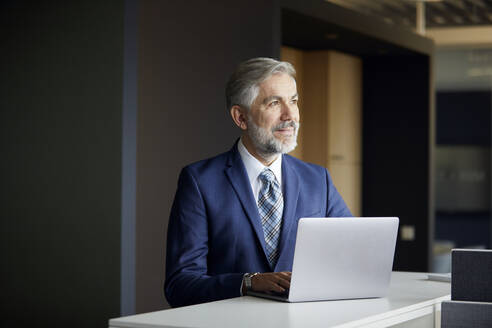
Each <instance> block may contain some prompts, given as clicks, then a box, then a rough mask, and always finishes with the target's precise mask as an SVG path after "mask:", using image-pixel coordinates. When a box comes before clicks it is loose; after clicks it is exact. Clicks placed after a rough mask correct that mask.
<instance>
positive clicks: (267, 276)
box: [243, 271, 292, 293]
mask: <svg viewBox="0 0 492 328" xmlns="http://www.w3.org/2000/svg"><path fill="white" fill-rule="evenodd" d="M291 275H292V273H291V272H288V271H284V272H267V273H259V274H257V275H255V276H254V277H252V278H251V289H252V290H254V291H256V292H277V293H283V292H285V290H286V289H288V288H289V287H290V277H291ZM243 291H245V289H244V286H243Z"/></svg>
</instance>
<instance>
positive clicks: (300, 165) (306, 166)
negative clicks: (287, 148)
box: [283, 155, 326, 174]
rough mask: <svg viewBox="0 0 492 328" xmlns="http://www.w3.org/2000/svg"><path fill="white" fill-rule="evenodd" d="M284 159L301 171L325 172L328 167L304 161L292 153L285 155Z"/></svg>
mask: <svg viewBox="0 0 492 328" xmlns="http://www.w3.org/2000/svg"><path fill="white" fill-rule="evenodd" d="M283 160H285V161H286V163H288V164H289V165H291V166H292V167H293V168H295V169H296V170H297V171H298V172H301V173H313V174H325V172H326V168H325V167H323V166H320V165H317V164H313V163H308V162H304V161H302V160H300V159H298V158H296V157H293V156H291V155H284V158H283Z"/></svg>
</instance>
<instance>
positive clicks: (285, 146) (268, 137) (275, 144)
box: [248, 116, 300, 160]
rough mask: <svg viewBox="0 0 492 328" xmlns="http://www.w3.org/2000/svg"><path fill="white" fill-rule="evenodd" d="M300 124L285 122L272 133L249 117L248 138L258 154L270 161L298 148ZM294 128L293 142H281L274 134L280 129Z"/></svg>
mask: <svg viewBox="0 0 492 328" xmlns="http://www.w3.org/2000/svg"><path fill="white" fill-rule="evenodd" d="M299 126H300V124H299V123H297V122H294V121H289V122H283V123H280V124H278V125H276V126H274V127H273V128H272V130H271V131H268V130H267V129H264V128H262V127H259V126H258V125H256V124H255V123H254V122H253V119H252V118H251V116H248V136H249V138H250V139H251V141H252V143H253V145H254V146H255V148H256V152H257V153H258V155H260V156H261V157H262V158H263V159H265V160H269V159H272V158H273V157H275V156H276V155H278V154H286V153H289V152H291V151H293V150H294V149H295V148H296V146H297V133H298V131H299ZM287 127H293V128H294V132H293V135H292V137H290V139H291V140H289V141H281V140H278V139H277V138H275V136H274V135H273V132H275V131H276V130H278V129H283V128H287Z"/></svg>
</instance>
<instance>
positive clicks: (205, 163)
mask: <svg viewBox="0 0 492 328" xmlns="http://www.w3.org/2000/svg"><path fill="white" fill-rule="evenodd" d="M229 153H230V151H226V152H224V153H222V154H219V155H216V156H213V157H210V158H206V159H202V160H199V161H197V162H193V163H191V164H188V165H186V166H185V167H184V168H183V171H188V172H190V173H191V174H193V175H196V176H200V175H202V174H204V173H207V172H210V171H217V170H223V169H224V166H225V165H226V163H227V160H228V158H229Z"/></svg>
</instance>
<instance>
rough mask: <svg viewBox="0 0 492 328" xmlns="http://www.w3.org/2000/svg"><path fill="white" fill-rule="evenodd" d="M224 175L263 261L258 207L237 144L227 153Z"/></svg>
mask: <svg viewBox="0 0 492 328" xmlns="http://www.w3.org/2000/svg"><path fill="white" fill-rule="evenodd" d="M225 174H226V175H227V177H228V178H229V181H230V183H231V184H232V187H233V188H234V191H235V192H236V194H237V196H238V198H239V200H240V201H241V204H242V205H243V209H244V211H245V212H246V216H247V217H248V219H249V221H250V222H251V225H252V226H253V229H254V231H255V233H256V237H257V238H258V241H259V243H260V244H261V247H262V249H263V254H265V259H267V255H266V248H265V237H264V234H263V227H262V226H261V219H260V214H259V212H258V205H257V204H256V201H255V197H254V195H253V191H252V190H251V184H250V182H249V179H248V173H247V172H246V168H245V167H244V164H243V161H242V159H241V155H240V154H239V151H238V150H237V142H236V144H235V145H234V147H233V148H232V149H231V151H230V152H229V158H228V161H227V167H226V169H225Z"/></svg>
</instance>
